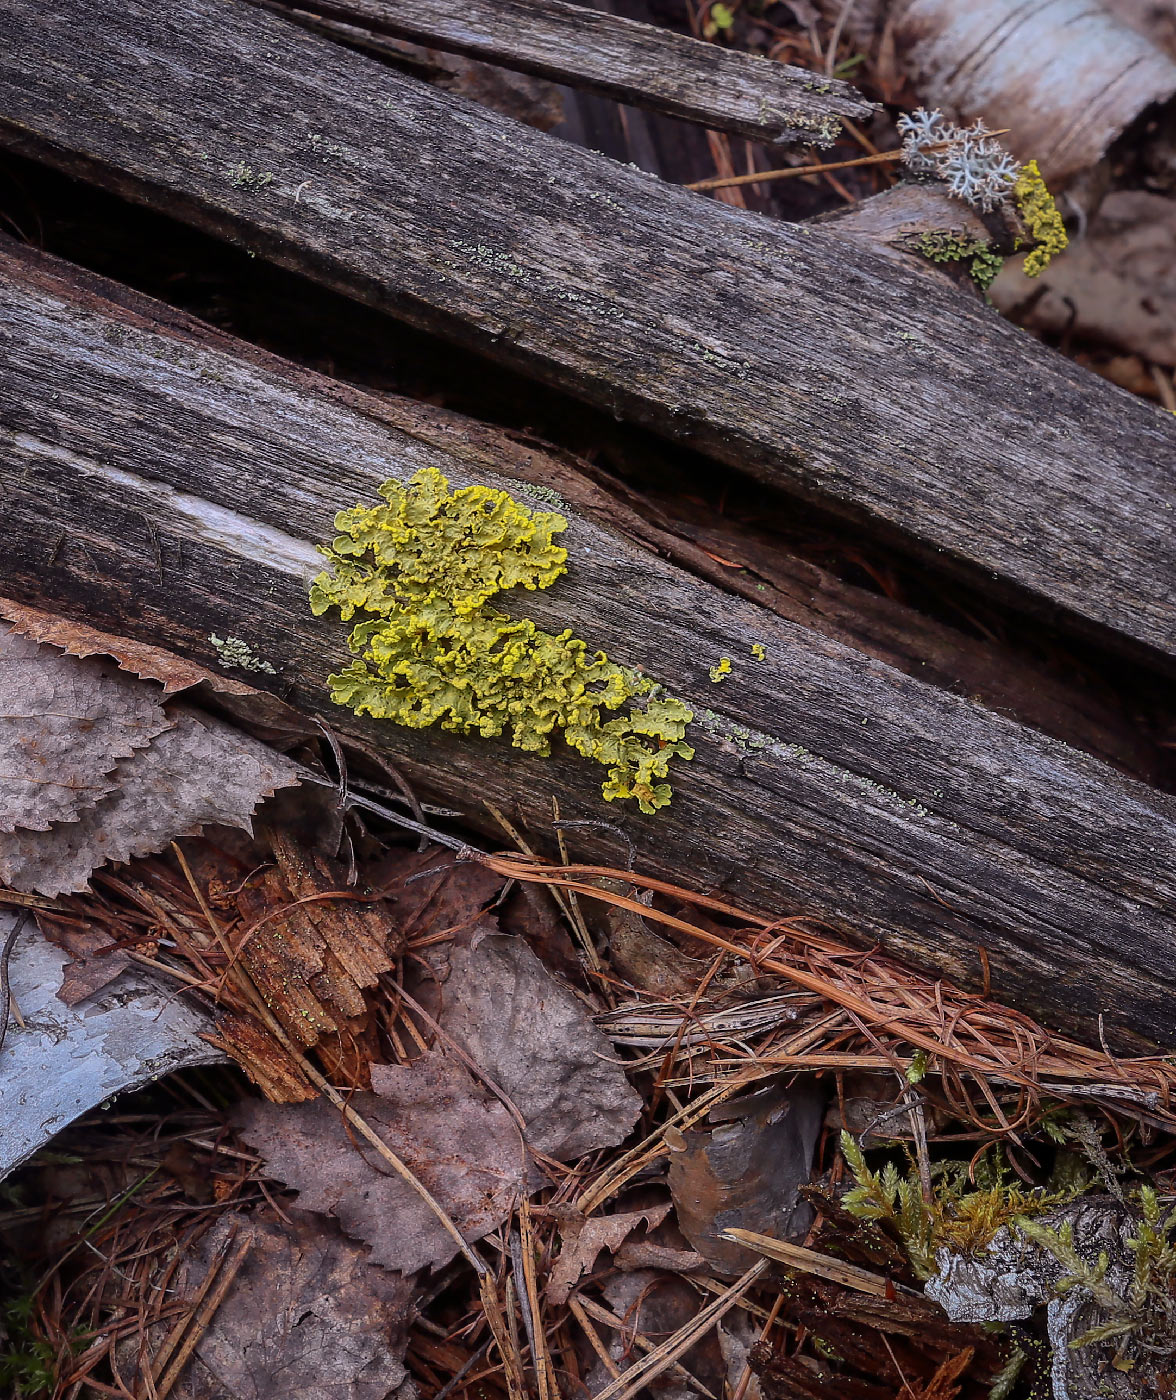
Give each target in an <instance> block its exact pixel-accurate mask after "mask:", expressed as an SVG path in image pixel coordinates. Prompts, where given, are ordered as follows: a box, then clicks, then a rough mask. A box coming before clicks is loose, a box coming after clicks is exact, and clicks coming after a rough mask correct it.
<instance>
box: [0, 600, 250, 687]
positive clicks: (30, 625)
mask: <svg viewBox="0 0 1176 1400" xmlns="http://www.w3.org/2000/svg"><path fill="white" fill-rule="evenodd" d="M0 617H4V618H7V619H8V621H9V622H10V623H11V624H12V629H13V631H14V632H19V633H20V634H21V636H23V637H29V638H31V639H32V640H33V641H34V642H46V643H48V644H49V645H50V646H53V647H58V648H60V650H61V651H64V652H65V653H66V654H67V655H68V656H78V657H85V656H108V657H110V658H111V659H112V660H113V661H114V662H115V663H116V664H117V665H118V666H119V667H120V669H122V670H123V671H129V672H131V673H132V674H133V675H136V676H139V677H140V678H141V679H143V680H150V681H158V682H159V683H160V684H161V685H162V687H163V693H164V694H165V695H174V694H175V693H176V692H177V691H180V690H190V689H191V688H192V686H194V685H200V684H202V683H205V682H207V683H208V684H210V685H211V686H213V687H214V688H215V689H217V690H220V691H223V692H225V694H230V695H252V694H253V693H254V691H253V687H252V686H248V685H245V684H244V683H243V682H241V681H239V680H234V679H232V678H230V677H228V676H222V675H220V674H219V673H217V672H215V671H209V670H207V669H206V668H205V667H203V666H200V665H198V664H197V663H196V662H195V661H186V660H185V659H184V658H183V657H182V656H177V655H176V654H175V653H174V652H171V651H165V650H164V649H163V648H162V647H153V646H149V645H148V644H147V643H146V642H136V641H134V640H133V639H132V638H130V637H118V636H115V635H114V634H113V633H112V632H101V631H99V630H98V628H97V627H90V626H88V625H87V624H86V623H84V622H74V621H72V620H71V619H70V618H68V617H60V616H58V615H57V614H56V613H50V612H44V611H42V610H41V609H40V608H33V607H30V606H29V605H28V604H27V603H18V602H16V601H15V600H14V599H12V598H3V597H0Z"/></svg>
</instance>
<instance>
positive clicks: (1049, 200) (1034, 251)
mask: <svg viewBox="0 0 1176 1400" xmlns="http://www.w3.org/2000/svg"><path fill="white" fill-rule="evenodd" d="M1013 202H1014V203H1015V204H1016V206H1017V209H1018V211H1019V212H1020V215H1021V218H1022V219H1023V220H1024V223H1025V227H1026V228H1027V229H1028V231H1029V236H1030V238H1031V239H1032V241H1033V247H1032V248H1031V249H1030V251H1029V253H1028V255H1027V256H1026V258H1025V263H1024V272H1025V276H1026V277H1036V276H1037V275H1038V274H1039V273H1041V272H1043V271H1044V270H1045V269H1046V268H1047V267H1048V266H1049V264H1050V262H1051V260H1052V259H1053V258H1054V257H1055V256H1056V255H1057V254H1058V253H1064V252H1065V251H1066V248H1067V247H1068V246H1069V239H1068V238H1067V237H1066V226H1065V224H1064V223H1063V222H1062V216H1061V215H1060V214H1059V213H1058V207H1057V205H1056V204H1055V203H1054V200H1053V195H1051V194H1050V192H1049V190H1047V189H1046V187H1045V181H1044V180H1043V179H1042V178H1041V171H1040V170H1038V168H1037V162H1036V161H1035V160H1031V161H1029V163H1028V164H1027V165H1023V166H1022V167H1021V173H1020V175H1018V176H1017V183H1016V184H1015V185H1014V186H1013Z"/></svg>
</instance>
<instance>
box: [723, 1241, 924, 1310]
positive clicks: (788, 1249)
mask: <svg viewBox="0 0 1176 1400" xmlns="http://www.w3.org/2000/svg"><path fill="white" fill-rule="evenodd" d="M720 1238H722V1239H725V1240H733V1241H734V1242H735V1243H736V1244H741V1245H743V1246H744V1248H746V1249H753V1250H755V1252H756V1253H757V1254H763V1255H766V1256H767V1258H769V1259H775V1260H776V1262H777V1263H779V1264H783V1265H784V1266H785V1267H786V1268H789V1269H796V1270H797V1271H798V1272H799V1273H803V1274H814V1275H815V1276H816V1277H817V1278H823V1279H828V1280H829V1282H830V1283H840V1284H843V1285H844V1286H845V1287H846V1288H853V1289H855V1290H856V1291H857V1292H858V1293H869V1294H871V1295H872V1296H873V1297H875V1298H888V1297H891V1296H892V1291H893V1290H894V1289H895V1288H897V1287H898V1285H897V1284H894V1283H891V1281H890V1280H889V1279H886V1278H883V1277H882V1275H881V1274H872V1273H870V1271H869V1270H868V1269H859V1268H858V1267H857V1266H856V1265H854V1264H845V1263H842V1261H841V1260H840V1259H834V1258H833V1256H832V1255H831V1254H821V1253H820V1252H819V1251H818V1250H815V1249H805V1248H804V1246H803V1245H799V1244H788V1243H787V1242H786V1241H785V1240H774V1239H772V1237H771V1236H770V1235H760V1234H757V1233H756V1232H755V1231H754V1230H737V1229H735V1228H733V1227H732V1228H731V1229H728V1230H723V1231H722V1233H721V1236H720Z"/></svg>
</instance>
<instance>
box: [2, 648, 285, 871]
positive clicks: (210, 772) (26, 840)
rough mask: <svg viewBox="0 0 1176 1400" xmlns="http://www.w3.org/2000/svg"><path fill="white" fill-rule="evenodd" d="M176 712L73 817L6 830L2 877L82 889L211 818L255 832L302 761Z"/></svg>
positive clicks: (217, 722)
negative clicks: (117, 864)
mask: <svg viewBox="0 0 1176 1400" xmlns="http://www.w3.org/2000/svg"><path fill="white" fill-rule="evenodd" d="M78 664H79V665H81V664H83V663H80V662H79V663H78ZM171 717H172V721H173V727H172V728H171V729H168V730H165V731H164V732H163V733H162V734H160V735H158V736H157V737H156V738H155V740H153V742H152V743H151V744H150V745H149V746H148V747H147V748H145V749H140V750H138V751H137V752H136V753H134V754H132V755H131V757H130V758H125V759H122V760H120V761H119V763H118V765H117V767H116V769H115V773H114V776H115V779H116V784H117V785H116V786H115V788H114V790H113V791H111V792H110V793H108V794H107V796H106V797H104V798H103V799H102V801H100V802H98V803H96V804H95V805H94V806H93V807H91V808H89V809H87V810H86V811H84V812H83V813H81V815H80V817H79V818H78V819H77V820H76V821H72V822H63V823H62V824H60V825H58V826H55V827H53V828H52V829H51V830H50V831H47V832H43V833H40V832H39V833H35V834H33V833H27V832H14V833H11V834H8V835H0V877H2V878H3V879H4V880H6V881H7V882H8V883H9V884H10V885H11V886H12V887H13V888H14V889H18V890H35V891H36V892H37V893H38V894H45V895H59V894H66V893H70V892H73V891H76V890H80V889H84V888H85V886H86V884H87V882H88V881H89V878H90V875H91V874H92V873H93V872H94V871H95V870H96V869H97V868H98V867H99V866H100V865H105V864H107V863H108V862H110V861H124V860H130V858H131V857H132V856H145V855H151V854H153V853H154V852H156V851H161V850H163V849H164V847H165V846H167V844H168V843H169V842H170V841H172V840H174V839H175V837H177V836H187V835H192V834H194V833H196V832H198V831H200V830H201V829H202V828H203V827H205V826H211V825H212V824H213V823H219V824H220V825H223V826H235V827H241V828H243V829H244V830H246V831H249V830H251V829H252V818H253V812H254V810H255V808H256V807H257V804H258V803H259V802H260V801H261V800H262V798H263V797H268V796H269V795H270V793H272V792H274V791H276V790H277V789H278V788H281V787H289V786H291V785H292V784H294V783H296V782H298V774H299V768H298V765H297V764H296V763H294V762H292V761H291V760H290V759H288V758H285V757H283V756H282V755H281V754H279V753H275V752H274V751H273V750H272V749H269V748H267V747H266V746H265V745H264V744H260V743H258V742H257V740H256V739H251V738H249V737H248V735H245V734H241V733H240V732H239V731H237V730H235V729H233V728H232V727H231V726H229V725H227V724H224V723H222V722H221V721H220V720H217V719H213V718H212V717H211V716H210V715H203V714H201V713H200V712H199V711H197V710H187V709H176V710H173V711H171Z"/></svg>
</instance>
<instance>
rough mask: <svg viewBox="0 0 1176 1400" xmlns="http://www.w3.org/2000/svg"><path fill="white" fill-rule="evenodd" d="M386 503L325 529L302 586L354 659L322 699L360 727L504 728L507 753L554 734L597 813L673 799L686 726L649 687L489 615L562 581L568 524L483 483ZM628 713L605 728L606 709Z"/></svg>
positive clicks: (598, 655) (410, 491)
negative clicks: (333, 532)
mask: <svg viewBox="0 0 1176 1400" xmlns="http://www.w3.org/2000/svg"><path fill="white" fill-rule="evenodd" d="M380 495H381V496H382V497H383V498H384V502H385V503H384V504H383V505H379V506H372V507H366V506H354V507H352V508H351V509H350V510H344V511H340V512H339V514H338V515H337V516H336V517H335V528H336V529H337V530H338V531H339V534H338V535H337V536H336V538H335V540H334V541H333V543H332V544H331V545H330V547H322V546H320V552H321V553H322V554H324V555H325V556H326V558H327V559H328V560H329V561H330V564H331V571H330V572H328V573H321V574H319V576H318V577H317V578H316V579H315V580H314V582H313V584H312V585H311V589H310V606H311V611H312V612H314V614H315V615H316V616H318V615H320V614H322V613H324V612H326V610H327V609H328V608H331V607H336V608H338V609H339V612H340V614H341V616H342V618H343V620H344V621H345V622H347V621H350V620H351V618H352V617H353V616H355V614H356V613H363V614H366V615H367V620H365V621H362V622H360V623H359V624H358V625H357V626H356V627H355V629H354V630H353V631H352V633H351V639H350V645H351V650H352V651H353V652H354V653H355V654H356V655H357V656H358V657H359V659H358V660H357V661H353V662H352V663H351V664H350V665H349V666H347V667H346V668H345V669H344V670H342V671H340V672H339V673H338V674H337V675H333V676H331V677H330V684H331V699H332V700H333V701H334V702H335V703H336V704H338V705H347V706H349V707H350V708H351V709H353V710H354V711H355V712H356V714H368V715H372V716H374V717H375V718H377V719H391V720H395V721H396V723H398V724H403V725H407V726H409V727H411V728H414V729H423V728H425V727H427V726H428V725H431V724H436V723H438V722H439V723H440V725H441V727H442V728H443V729H450V730H456V731H458V732H459V733H462V734H481V735H484V736H487V737H489V736H493V735H498V734H502V733H503V732H504V730H506V729H508V728H509V730H510V735H511V743H512V744H513V745H514V746H515V748H519V749H526V750H528V751H530V752H532V753H536V754H540V755H543V756H546V755H547V754H549V753H550V751H551V749H550V739H551V734H552V732H553V731H554V730H556V729H559V730H562V731H563V736H564V738H565V740H566V741H567V742H568V743H569V744H570V745H571V746H572V748H574V749H575V750H576V751H577V753H580V754H583V755H584V757H586V758H594V759H596V760H597V762H599V763H603V764H604V765H605V766H606V767H607V769H608V778H607V780H606V781H605V783H604V786H603V789H602V791H603V794H604V797H605V799H606V800H607V801H610V802H611V801H613V800H614V799H615V798H624V797H633V798H636V799H637V802H638V803H639V804H640V807H641V810H642V811H643V812H654V811H656V810H657V809H658V808H659V807H664V806H665V805H666V804H667V803H668V802H669V800H670V786H669V784H668V783H665V782H660V781H658V780H659V779H662V778H665V776H666V773H667V768H668V765H669V761H670V759H671V758H672V757H674V756H675V755H677V756H679V757H681V758H687V759H688V758H692V757H693V756H694V750H693V749H692V748H691V747H690V746H689V745H688V744H686V743H684V742H683V738H684V735H685V732H686V726H687V725H688V724H689V723H690V721H691V719H693V715H692V714H691V712H690V710H689V709H688V708H687V707H686V706H685V705H684V704H683V703H682V702H681V701H680V700H674V699H671V698H670V697H669V696H666V695H664V694H662V692H661V691H660V688H659V687H658V686H656V685H655V684H654V683H653V682H652V681H650V680H649V679H648V678H647V677H645V676H643V675H641V674H640V673H639V672H637V671H634V670H632V669H631V668H630V667H625V666H617V665H615V664H614V663H613V662H611V661H609V659H608V657H607V656H605V654H604V652H602V651H597V652H590V651H589V650H588V646H587V643H585V642H582V641H579V640H578V639H577V638H575V637H573V636H572V634H571V632H570V631H566V632H560V633H559V634H558V635H553V634H552V633H550V632H544V631H542V630H541V629H540V628H538V627H537V626H536V625H535V623H534V622H532V621H531V620H530V619H529V618H521V619H518V620H516V619H514V618H510V617H508V616H507V615H506V614H505V613H501V612H499V611H497V609H495V608H491V607H489V606H488V603H489V600H490V599H491V598H492V597H493V596H494V595H495V594H496V593H501V592H504V591H505V590H507V589H510V588H519V587H521V588H528V589H532V590H534V589H537V588H547V587H548V586H549V585H550V584H552V583H554V582H555V580H556V579H557V578H558V577H559V576H560V575H561V574H562V573H564V571H565V565H566V561H567V551H566V550H565V549H562V548H560V547H559V546H558V545H556V544H555V543H554V536H556V535H558V534H560V533H562V532H563V531H564V530H565V529H567V521H566V520H565V519H564V518H563V516H561V515H557V514H555V513H554V512H551V511H532V510H529V509H528V508H527V507H526V506H522V505H519V504H518V502H516V501H515V500H514V499H512V497H511V496H509V495H508V494H507V493H506V492H505V491H498V490H494V489H492V488H490V487H487V486H467V487H463V488H462V489H460V490H457V491H452V492H451V491H450V490H449V482H448V481H447V480H446V479H445V477H444V476H443V475H442V474H441V473H440V472H439V471H437V470H436V469H434V468H432V467H430V468H427V469H425V470H423V471H419V472H417V474H416V475H415V476H414V477H413V478H412V479H411V481H410V482H409V483H408V484H407V486H402V485H401V484H400V483H399V482H397V481H386V482H385V483H384V484H383V486H381V487H380ZM622 706H629V707H630V708H629V709H628V710H626V711H625V712H624V713H622V714H619V715H618V716H617V717H616V718H615V719H608V720H606V719H604V717H603V716H604V712H605V711H612V710H619V709H621V707H622Z"/></svg>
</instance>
